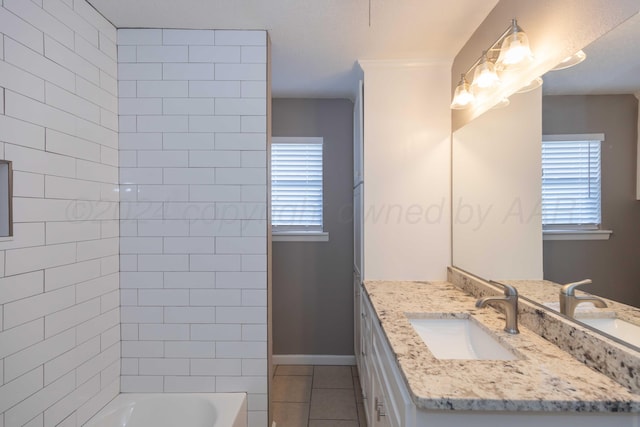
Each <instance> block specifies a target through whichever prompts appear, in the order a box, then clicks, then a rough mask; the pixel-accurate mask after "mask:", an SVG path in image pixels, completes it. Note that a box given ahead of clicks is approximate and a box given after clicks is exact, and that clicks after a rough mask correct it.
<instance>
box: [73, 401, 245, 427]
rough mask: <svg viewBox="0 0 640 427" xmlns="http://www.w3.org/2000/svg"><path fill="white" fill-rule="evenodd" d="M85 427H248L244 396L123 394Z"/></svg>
mask: <svg viewBox="0 0 640 427" xmlns="http://www.w3.org/2000/svg"><path fill="white" fill-rule="evenodd" d="M85 426H86V427H247V396H246V394H245V393H121V394H119V395H118V396H117V397H116V398H115V399H113V400H112V401H111V402H109V403H108V404H107V406H105V407H104V408H102V410H101V411H100V412H98V413H97V414H96V415H95V416H94V417H93V418H91V419H90V420H89V421H88V422H87V423H86V424H85Z"/></svg>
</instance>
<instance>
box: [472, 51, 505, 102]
mask: <svg viewBox="0 0 640 427" xmlns="http://www.w3.org/2000/svg"><path fill="white" fill-rule="evenodd" d="M499 84H500V77H498V74H497V73H496V67H495V65H494V64H493V62H491V61H490V60H489V57H488V56H487V51H486V50H485V51H484V52H482V58H480V63H479V64H478V65H477V66H476V70H475V71H474V72H473V82H471V89H473V90H474V91H476V92H477V91H479V90H483V89H490V88H492V87H494V86H496V85H499Z"/></svg>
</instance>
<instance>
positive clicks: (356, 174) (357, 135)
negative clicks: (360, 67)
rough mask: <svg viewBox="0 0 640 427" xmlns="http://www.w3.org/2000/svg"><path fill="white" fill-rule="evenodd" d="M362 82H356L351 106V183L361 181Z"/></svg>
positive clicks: (362, 157) (362, 148)
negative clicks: (354, 98) (355, 92)
mask: <svg viewBox="0 0 640 427" xmlns="http://www.w3.org/2000/svg"><path fill="white" fill-rule="evenodd" d="M363 95H364V92H363V83H362V80H360V81H359V82H358V94H357V96H356V102H355V104H354V106H353V185H354V186H356V185H358V184H359V183H361V182H362V181H363V171H364V169H363V168H364V103H363V102H362V101H363V100H362V97H363Z"/></svg>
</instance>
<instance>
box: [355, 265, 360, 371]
mask: <svg viewBox="0 0 640 427" xmlns="http://www.w3.org/2000/svg"><path fill="white" fill-rule="evenodd" d="M360 292H361V289H360V275H359V274H358V273H357V272H356V271H354V272H353V352H354V353H355V356H356V365H357V366H358V372H360V371H361V369H362V368H361V364H362V354H361V337H360V335H361V331H360V323H361V319H362V316H361V312H360Z"/></svg>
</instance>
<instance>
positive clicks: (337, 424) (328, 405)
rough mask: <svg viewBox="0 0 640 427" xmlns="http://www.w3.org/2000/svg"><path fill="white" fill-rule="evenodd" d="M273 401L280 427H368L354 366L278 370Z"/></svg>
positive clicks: (281, 366) (294, 366)
mask: <svg viewBox="0 0 640 427" xmlns="http://www.w3.org/2000/svg"><path fill="white" fill-rule="evenodd" d="M272 400H273V408H274V416H273V419H274V421H275V422H276V426H277V427H366V421H365V420H364V406H363V403H362V397H361V392H360V387H359V377H358V371H357V369H356V368H355V367H352V366H310V365H279V366H276V369H275V373H274V378H273V394H272Z"/></svg>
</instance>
